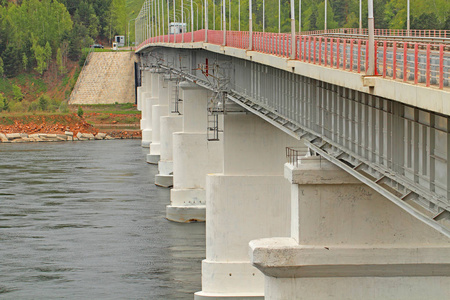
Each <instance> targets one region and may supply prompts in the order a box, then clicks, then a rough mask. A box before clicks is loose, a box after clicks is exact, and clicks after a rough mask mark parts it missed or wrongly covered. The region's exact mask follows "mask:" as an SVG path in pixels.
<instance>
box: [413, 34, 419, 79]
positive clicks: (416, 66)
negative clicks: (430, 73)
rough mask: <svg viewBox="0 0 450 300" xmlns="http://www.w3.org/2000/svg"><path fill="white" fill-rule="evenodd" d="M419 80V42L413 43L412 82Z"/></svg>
mask: <svg viewBox="0 0 450 300" xmlns="http://www.w3.org/2000/svg"><path fill="white" fill-rule="evenodd" d="M418 82H419V44H417V43H416V44H415V45H414V84H417V83H418Z"/></svg>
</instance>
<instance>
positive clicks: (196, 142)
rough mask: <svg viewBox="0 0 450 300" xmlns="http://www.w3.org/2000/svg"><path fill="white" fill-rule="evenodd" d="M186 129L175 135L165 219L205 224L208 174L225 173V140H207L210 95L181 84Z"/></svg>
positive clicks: (203, 90)
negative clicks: (223, 171) (170, 184)
mask: <svg viewBox="0 0 450 300" xmlns="http://www.w3.org/2000/svg"><path fill="white" fill-rule="evenodd" d="M180 88H181V99H182V100H183V130H182V132H176V133H174V135H173V156H174V163H173V168H174V175H173V176H174V178H173V189H172V190H171V192H170V205H168V206H167V209H166V218H167V219H168V220H171V221H175V222H193V221H195V222H204V221H205V219H206V217H205V215H206V189H205V187H206V175H207V174H208V173H219V172H222V170H223V140H219V141H208V137H207V134H206V128H207V111H206V107H207V101H208V96H209V94H210V92H208V91H207V90H205V89H203V88H201V87H199V86H197V85H194V84H191V83H187V82H184V83H181V84H180Z"/></svg>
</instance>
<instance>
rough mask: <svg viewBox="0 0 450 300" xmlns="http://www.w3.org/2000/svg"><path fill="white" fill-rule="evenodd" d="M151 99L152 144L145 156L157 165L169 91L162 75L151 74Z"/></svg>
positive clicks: (149, 161)
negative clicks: (152, 100)
mask: <svg viewBox="0 0 450 300" xmlns="http://www.w3.org/2000/svg"><path fill="white" fill-rule="evenodd" d="M152 87H153V88H152V97H155V98H156V99H155V100H154V101H155V102H154V105H152V129H153V133H152V142H151V144H150V153H149V154H147V162H148V163H150V164H155V165H156V164H158V161H159V159H160V155H161V140H160V139H161V125H160V124H161V120H160V118H161V117H164V116H167V115H168V114H169V89H168V85H167V82H166V81H165V80H164V74H162V73H152Z"/></svg>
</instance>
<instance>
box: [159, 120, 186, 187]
mask: <svg viewBox="0 0 450 300" xmlns="http://www.w3.org/2000/svg"><path fill="white" fill-rule="evenodd" d="M160 121H161V122H160V124H161V129H160V130H161V138H160V140H161V143H160V144H161V155H160V160H159V162H158V171H159V174H157V175H156V176H155V184H156V185H158V186H161V187H172V186H173V133H174V132H178V131H181V130H182V127H183V116H182V115H178V114H176V115H169V116H165V117H161V118H160Z"/></svg>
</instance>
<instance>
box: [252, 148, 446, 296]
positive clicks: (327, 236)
mask: <svg viewBox="0 0 450 300" xmlns="http://www.w3.org/2000/svg"><path fill="white" fill-rule="evenodd" d="M285 176H286V178H287V179H288V180H289V182H290V183H291V197H292V200H291V208H292V210H291V237H290V238H279V237H276V238H268V239H260V240H254V241H252V242H251V243H250V249H251V256H252V258H251V259H252V263H253V265H254V266H255V267H257V268H258V269H259V270H261V271H262V272H263V273H264V275H265V298H266V299H271V300H282V299H298V296H299V295H301V298H302V299H371V300H372V299H374V300H375V299H442V298H447V297H448V295H450V277H449V276H450V243H449V240H448V238H447V237H445V236H443V235H442V234H440V233H438V232H437V231H435V230H434V229H432V228H431V227H429V226H428V225H425V224H424V223H421V222H419V221H418V220H417V219H415V218H414V217H413V216H411V215H410V214H408V213H406V212H405V211H403V210H402V209H401V208H399V207H397V206H396V205H394V204H393V203H392V202H390V201H389V200H387V199H386V198H384V197H383V196H381V195H380V194H378V193H377V192H376V191H374V190H372V189H371V188H369V187H367V186H365V185H364V184H362V183H361V182H359V181H358V180H357V179H355V178H354V177H352V176H350V175H349V174H347V173H346V172H344V171H342V170H340V169H339V168H338V167H336V166H334V165H332V164H331V163H329V162H328V161H326V160H324V159H321V158H320V157H317V156H314V157H306V158H303V159H302V160H301V163H300V165H299V166H298V168H294V167H293V166H292V165H290V164H287V165H286V166H285ZM274 237H275V235H274Z"/></svg>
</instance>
